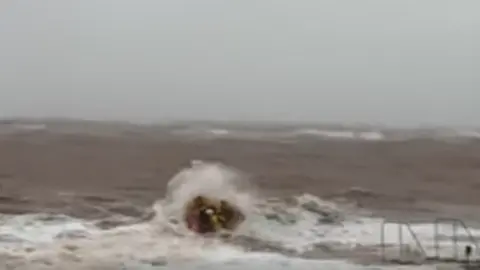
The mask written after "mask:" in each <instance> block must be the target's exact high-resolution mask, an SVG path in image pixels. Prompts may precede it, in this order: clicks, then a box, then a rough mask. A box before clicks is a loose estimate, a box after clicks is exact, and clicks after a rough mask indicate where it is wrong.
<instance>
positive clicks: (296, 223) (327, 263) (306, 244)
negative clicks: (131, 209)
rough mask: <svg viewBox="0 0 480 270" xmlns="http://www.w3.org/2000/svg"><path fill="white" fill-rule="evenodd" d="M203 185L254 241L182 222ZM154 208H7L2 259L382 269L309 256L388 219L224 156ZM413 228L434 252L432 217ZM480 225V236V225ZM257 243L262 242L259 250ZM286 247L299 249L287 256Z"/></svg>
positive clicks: (360, 242) (358, 241) (342, 245)
mask: <svg viewBox="0 0 480 270" xmlns="http://www.w3.org/2000/svg"><path fill="white" fill-rule="evenodd" d="M200 193H201V194H207V195H210V196H217V197H223V198H226V199H228V200H230V201H231V202H234V203H235V204H237V205H238V206H239V207H240V208H241V209H243V210H244V211H245V213H246V214H247V220H246V222H245V223H244V224H243V225H242V226H241V228H240V229H239V230H238V232H237V234H236V235H235V236H234V240H235V239H245V238H246V239H250V240H251V241H246V242H241V241H229V242H228V243H227V242H225V241H221V240H219V239H214V238H212V239H205V238H202V237H198V236H195V235H193V234H192V233H190V232H189V231H188V230H186V228H185V226H184V225H183V224H182V223H181V222H179V221H180V217H181V213H182V212H181V209H182V206H183V205H184V203H185V202H186V201H187V200H188V199H189V198H191V197H192V196H194V195H196V194H200ZM153 208H154V209H155V211H156V216H155V218H153V219H152V220H149V221H146V222H145V221H143V222H137V223H134V224H133V225H131V224H130V225H123V226H118V227H116V228H113V229H108V230H102V229H100V228H99V227H97V226H95V222H92V221H84V220H78V219H73V218H70V217H66V216H46V215H42V214H37V215H23V216H6V215H4V216H1V224H0V259H1V260H2V261H6V262H7V265H8V264H10V265H16V266H17V267H18V268H17V269H43V268H45V269H67V268H68V269H170V268H175V269H199V268H200V269H201V268H209V269H212V268H213V269H245V268H246V267H247V268H250V269H264V268H265V267H267V266H269V267H270V268H272V269H378V268H373V267H366V266H360V265H355V264H353V263H349V262H344V261H342V260H340V259H339V258H338V259H334V258H335V254H334V253H332V254H323V255H322V256H318V257H317V259H314V260H305V259H301V257H302V254H305V253H306V252H312V251H315V248H316V247H318V245H323V246H330V247H332V248H333V247H334V248H335V249H338V250H347V251H348V250H350V251H351V250H355V249H357V248H359V247H365V246H367V247H375V246H378V244H379V241H380V228H381V224H382V220H381V219H372V218H361V217H357V216H353V215H349V214H346V213H345V212H342V210H341V209H339V208H338V207H337V206H336V205H334V204H332V203H328V202H325V201H322V200H320V199H319V198H317V197H315V196H312V195H302V196H299V197H297V198H295V199H294V200H291V201H290V202H288V203H287V202H282V201H281V200H272V199H262V198H261V196H259V195H255V192H253V190H252V188H251V186H250V185H249V184H248V183H247V179H246V178H245V176H243V175H242V174H241V173H240V172H238V171H236V170H234V169H231V168H228V167H226V166H224V165H222V164H212V163H201V162H200V163H198V162H197V163H196V164H194V165H193V166H192V168H188V169H185V170H183V171H181V172H180V173H179V174H178V175H177V176H176V177H174V179H172V181H171V182H170V184H169V186H168V192H167V194H166V196H165V198H164V199H162V200H159V201H158V202H157V203H156V204H155V205H154V207H153ZM413 229H414V230H415V232H416V233H417V234H418V235H419V237H420V240H421V241H422V243H423V244H424V245H425V246H426V247H427V252H429V253H432V252H433V237H432V233H433V228H432V225H429V224H427V225H426V224H418V225H415V226H414V227H413ZM440 232H441V234H443V235H444V236H445V237H448V236H449V235H450V234H451V227H450V226H441V227H440ZM473 233H474V234H475V235H478V236H480V232H479V231H473ZM404 235H405V237H404V241H405V242H406V243H408V244H410V245H412V244H413V243H414V242H413V239H412V238H411V237H410V238H409V237H408V234H407V233H406V232H405V233H404ZM385 239H386V242H387V243H389V244H395V243H396V242H397V240H398V230H397V228H396V227H395V226H393V225H389V226H387V227H386V238H385ZM252 243H256V244H255V245H256V249H255V250H256V251H255V252H253V251H251V250H252V248H254V247H255V246H253V244H252ZM448 243H451V242H449V241H447V240H445V239H444V240H441V242H440V245H441V250H442V252H444V253H447V252H450V251H451V247H450V246H448ZM262 244H263V245H265V246H269V247H270V249H269V250H268V251H269V253H267V250H262V248H261V247H262ZM272 247H273V249H272ZM373 250H375V248H373ZM376 250H377V251H378V248H376ZM285 251H289V252H290V253H288V254H289V255H290V256H291V257H286V256H285V254H286V253H285ZM373 253H376V251H374V252H373ZM325 255H327V256H325ZM292 256H293V257H292ZM319 267H320V268H319ZM389 268H391V267H389ZM396 268H398V267H396ZM423 268H425V269H434V267H433V266H423Z"/></svg>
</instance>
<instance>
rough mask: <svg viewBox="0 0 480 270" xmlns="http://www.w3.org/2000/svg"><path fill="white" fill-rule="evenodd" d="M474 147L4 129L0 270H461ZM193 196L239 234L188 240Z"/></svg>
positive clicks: (328, 128) (476, 173) (254, 130)
mask: <svg viewBox="0 0 480 270" xmlns="http://www.w3.org/2000/svg"><path fill="white" fill-rule="evenodd" d="M479 139H480V131H479V130H475V129H471V128H470V129H468V128H465V129H461V128H455V129H453V128H452V129H447V128H438V127H428V128H411V129H392V128H386V127H373V126H353V125H350V126H348V125H307V124H305V125H299V124H297V125H287V124H282V125H281V124H276V125H273V124H271V125H267V124H261V125H260V124H256V125H255V124H236V125H233V124H226V123H181V124H179V123H174V124H164V125H159V124H155V125H153V124H152V125H150V124H142V125H134V124H128V123H120V122H115V123H114V122H93V121H73V120H48V121H47V120H42V121H40V120H35V121H34V120H25V119H23V120H9V121H3V122H2V123H0V188H1V189H0V260H1V261H2V264H1V265H0V269H38V270H41V269H62V270H63V269H72V270H73V269H124V270H127V269H128V270H140V269H145V270H154V269H239V270H240V269H266V268H269V269H329V270H330V269H331V270H334V269H342V270H343V269H359V270H360V269H461V268H462V267H463V268H465V267H467V266H465V264H466V263H465V262H466V261H467V260H469V261H470V262H471V264H474V263H475V260H476V259H477V250H476V247H477V239H478V237H479V236H480V226H479V223H478V221H479V220H480V218H478V217H479V216H480V215H479V214H480V208H479V207H478V205H479V204H480V196H479V195H478V194H480V193H479V191H480V141H479ZM197 194H204V195H207V196H213V197H217V198H223V199H226V200H228V201H230V202H231V203H234V204H235V205H237V206H238V207H239V208H240V209H242V211H243V212H244V213H245V215H246V221H245V222H244V223H243V224H242V225H241V226H240V227H239V228H238V230H236V231H235V232H234V234H233V236H232V237H231V238H230V239H219V238H214V237H213V238H212V237H209V238H205V237H201V236H198V235H195V234H194V233H192V232H190V231H188V230H187V229H186V227H185V224H183V222H182V219H181V216H182V209H183V206H184V205H185V203H186V202H187V201H188V200H189V199H191V198H192V197H193V196H194V195H197ZM477 228H479V229H477ZM467 247H469V248H471V249H472V252H471V254H465V249H466V248H467ZM432 258H433V259H432ZM401 261H402V262H403V263H400V262H401ZM459 261H462V262H463V263H460V262H459Z"/></svg>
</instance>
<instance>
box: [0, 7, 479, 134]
mask: <svg viewBox="0 0 480 270" xmlns="http://www.w3.org/2000/svg"><path fill="white" fill-rule="evenodd" d="M479 14H480V0H450V1H443V0H361V1H359V0H328V1H327V0H295V1H293V0H241V1H240V0H237V1H225V0H202V1H196V0H189V1H185V0H164V1H156V0H135V1H134V0H76V1H73V0H43V1H38V0H3V1H2V2H1V4H0V117H11V116H37V117H44V116H47V117H48V116H63V117H75V118H88V119H116V120H118V119H124V120H131V121H137V120H142V121H155V120H165V119H211V120H228V119H231V120H287V121H291V120H299V121H319V122H322V121H339V122H344V121H347V122H357V121H359V122H370V123H372V122H373V123H385V124H391V125H417V124H446V125H477V126H479V125H480V15H479Z"/></svg>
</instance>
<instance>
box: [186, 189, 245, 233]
mask: <svg viewBox="0 0 480 270" xmlns="http://www.w3.org/2000/svg"><path fill="white" fill-rule="evenodd" d="M244 220H245V216H244V214H243V213H242V211H240V209H239V208H238V207H236V206H235V205H233V204H231V203H229V202H227V201H225V200H220V199H215V198H211V197H207V196H202V195H199V196H196V197H195V198H193V199H192V200H191V201H189V202H188V203H187V205H186V206H185V210H184V221H185V224H186V225H187V228H188V229H190V230H191V231H193V232H196V233H198V234H212V233H218V232H224V233H225V232H233V231H234V230H235V229H236V228H237V227H238V226H239V225H240V224H241V223H242V222H243V221H244Z"/></svg>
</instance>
